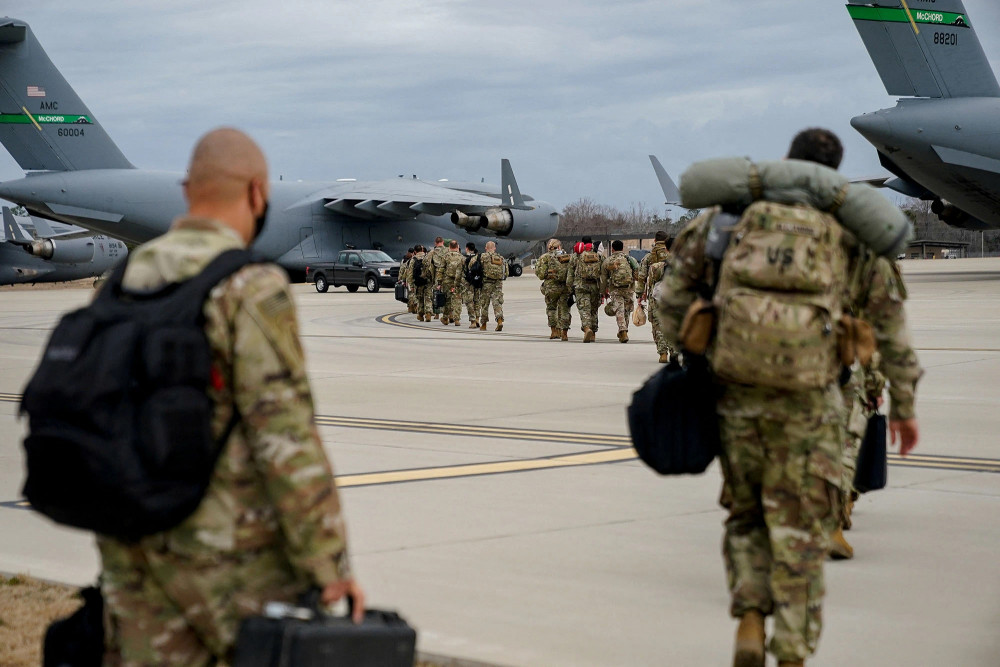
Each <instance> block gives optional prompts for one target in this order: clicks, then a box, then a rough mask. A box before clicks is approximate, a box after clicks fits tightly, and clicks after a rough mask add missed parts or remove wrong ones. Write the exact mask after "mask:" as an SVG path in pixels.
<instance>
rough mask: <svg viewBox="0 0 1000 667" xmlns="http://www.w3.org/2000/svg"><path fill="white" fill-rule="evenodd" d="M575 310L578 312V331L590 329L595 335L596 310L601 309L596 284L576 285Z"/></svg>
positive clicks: (599, 293) (598, 290) (599, 294)
mask: <svg viewBox="0 0 1000 667" xmlns="http://www.w3.org/2000/svg"><path fill="white" fill-rule="evenodd" d="M573 293H574V294H576V309H577V310H579V311H580V330H581V331H582V330H584V329H587V328H590V329H591V331H593V332H594V333H597V309H598V308H600V307H601V289H600V287H599V286H598V285H597V283H596V282H593V283H576V285H574V287H573Z"/></svg>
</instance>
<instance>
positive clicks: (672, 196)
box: [649, 155, 681, 206]
mask: <svg viewBox="0 0 1000 667" xmlns="http://www.w3.org/2000/svg"><path fill="white" fill-rule="evenodd" d="M649 161H650V162H652V163H653V171H655V172H656V180H658V181H659V182H660V189H661V190H663V196H664V197H666V199H667V200H666V201H665V202H664V203H665V204H674V205H677V206H680V203H681V193H680V191H679V190H678V189H677V186H676V185H675V184H674V181H673V179H672V178H670V174H668V173H667V170H666V169H664V168H663V165H662V164H660V161H659V160H658V159H656V156H655V155H650V156H649Z"/></svg>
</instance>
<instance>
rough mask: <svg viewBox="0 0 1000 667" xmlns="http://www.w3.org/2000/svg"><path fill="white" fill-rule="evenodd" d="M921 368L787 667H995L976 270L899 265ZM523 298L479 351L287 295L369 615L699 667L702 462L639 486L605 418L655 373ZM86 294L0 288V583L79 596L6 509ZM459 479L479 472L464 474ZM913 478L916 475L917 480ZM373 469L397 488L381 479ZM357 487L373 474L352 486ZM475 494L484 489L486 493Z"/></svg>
mask: <svg viewBox="0 0 1000 667" xmlns="http://www.w3.org/2000/svg"><path fill="white" fill-rule="evenodd" d="M903 266H904V271H905V273H906V275H907V278H908V286H909V290H910V301H909V306H908V310H909V315H910V320H911V326H912V330H913V333H914V338H915V342H916V346H917V348H918V350H919V353H920V359H921V362H922V364H923V366H924V367H925V368H926V369H927V372H926V375H925V377H924V379H923V381H922V383H921V385H920V390H919V401H918V413H919V417H920V426H921V433H922V440H921V443H920V445H919V447H918V449H917V450H916V452H915V454H917V455H921V456H923V457H924V458H922V459H919V460H917V459H914V460H915V462H916V463H917V464H918V465H916V466H915V465H901V464H900V462H899V461H898V460H894V461H893V465H892V466H891V467H890V472H889V478H890V482H889V483H890V487H889V488H888V489H887V490H885V491H882V492H877V493H873V494H870V495H867V496H864V497H862V498H861V500H860V501H859V503H858V506H857V510H856V515H855V528H854V529H853V530H852V531H850V532H849V533H848V538H849V539H850V541H851V543H852V544H853V545H854V547H855V550H856V557H855V558H854V560H852V561H847V562H839V563H829V564H828V565H827V568H826V573H827V590H828V593H827V597H826V604H825V607H824V618H825V627H824V632H823V637H822V640H821V645H820V649H819V652H818V654H817V656H816V658H815V659H814V660H812V661H810V662H809V664H810V665H815V666H822V665H829V666H832V665H846V664H858V665H880V664H886V665H902V664H906V665H928V666H930V665H941V664H953V665H996V664H997V660H998V658H997V656H998V655H1000V633H998V632H997V628H998V627H1000V571H998V568H997V553H998V551H1000V474H997V471H998V470H1000V461H998V459H1000V437H998V434H1000V390H998V389H997V382H996V378H997V377H1000V260H997V259H992V260H990V259H987V260H937V261H916V260H913V261H906V262H904V263H903ZM538 284H539V283H538V281H537V280H536V279H535V278H534V276H532V275H531V274H530V273H526V274H525V275H524V276H523V277H521V278H517V279H511V280H509V281H508V282H507V283H506V286H505V303H504V311H505V314H506V319H505V322H504V330H503V332H501V333H495V332H493V331H492V329H493V324H492V323H491V325H490V331H489V332H479V331H470V330H469V329H467V328H466V327H467V325H468V322H467V320H466V319H465V316H464V315H463V324H462V326H460V327H455V326H447V327H445V326H443V325H441V324H440V323H439V322H437V321H435V322H431V323H423V324H421V323H417V322H416V321H415V316H413V315H400V316H396V317H392V315H393V314H396V313H400V312H401V310H403V309H401V308H400V304H398V303H397V302H395V301H394V300H393V298H392V294H391V290H386V291H383V292H381V293H378V294H364V293H358V294H349V293H347V292H346V291H345V290H344V289H343V288H340V289H335V290H332V291H331V292H330V293H327V294H318V293H316V292H315V291H314V290H313V289H312V287H311V286H310V285H299V286H296V287H295V288H294V291H295V295H296V301H297V303H298V307H299V318H300V322H301V328H302V334H303V339H304V343H305V349H306V353H307V357H308V367H309V374H310V378H311V380H312V385H313V390H314V392H315V396H316V404H317V413H318V415H320V418H319V422H320V424H321V433H322V437H323V440H324V443H325V445H326V447H327V450H328V451H329V453H330V455H331V457H332V459H333V461H334V465H335V467H336V469H337V472H338V475H340V480H341V486H342V496H343V500H344V505H345V509H346V513H347V520H348V526H349V530H350V537H351V548H352V551H353V559H354V562H355V568H356V570H357V574H358V576H359V579H360V581H361V582H362V584H363V585H364V586H365V587H366V589H367V591H368V593H369V596H370V602H371V604H372V605H373V606H379V607H385V608H396V609H399V610H400V611H401V612H402V613H403V615H404V616H405V617H406V618H407V619H408V620H409V621H410V622H411V623H412V624H413V625H415V626H416V627H417V628H418V629H419V633H420V634H419V648H420V649H421V650H423V651H425V652H429V653H433V654H440V655H446V656H454V657H458V658H465V659H469V660H477V661H482V662H486V663H491V664H499V665H574V666H576V665H661V664H674V665H692V666H700V665H724V664H728V663H729V661H730V660H731V650H732V638H733V634H734V632H735V623H734V622H733V621H732V620H730V619H729V618H728V616H727V606H728V599H727V594H726V588H725V583H724V574H723V567H722V558H721V555H720V543H721V535H722V521H723V518H724V515H723V512H722V511H721V510H720V509H719V507H718V505H717V504H716V498H717V496H718V492H719V486H720V477H719V471H718V468H717V466H714V465H713V467H712V468H710V469H709V471H708V472H707V473H706V474H704V475H701V476H699V477H687V478H677V479H665V478H658V477H657V476H656V475H654V474H653V473H652V472H651V471H649V470H648V469H646V468H645V467H644V466H643V465H642V464H641V463H638V462H637V461H636V460H634V459H632V458H631V457H630V453H629V450H628V449H627V447H626V445H627V440H626V438H625V436H626V435H627V429H626V424H625V406H626V405H627V403H628V402H629V399H630V396H631V393H632V391H634V390H635V389H636V388H637V387H638V386H639V385H640V384H641V383H642V382H643V380H644V379H645V378H646V377H647V376H649V375H650V374H651V373H653V372H655V371H656V370H657V369H658V364H657V363H656V354H655V349H654V347H653V345H652V343H651V341H650V330H649V326H648V325H647V326H645V327H641V328H633V329H632V331H631V338H632V340H631V342H629V343H628V344H627V345H621V344H619V343H618V342H617V340H616V339H615V337H614V334H615V326H614V322H613V320H612V319H611V318H608V317H606V316H604V315H603V313H602V314H601V315H600V318H601V324H600V331H599V333H598V343H597V344H595V345H581V344H580V341H581V333H580V331H579V328H578V324H579V319H578V317H576V314H575V313H574V328H573V330H572V331H571V340H570V342H567V343H563V342H558V341H549V340H548V327H547V325H546V322H545V315H544V312H543V303H542V298H541V295H540V294H539V292H538ZM89 295H90V292H89V290H81V289H66V290H44V291H5V290H2V289H0V392H3V393H2V394H0V399H2V400H0V424H2V428H0V502H5V503H6V504H4V505H0V535H2V536H3V538H2V540H0V571H3V572H8V573H14V572H26V573H30V574H32V575H35V576H38V577H42V578H48V579H54V580H58V581H64V582H69V583H74V584H86V583H88V582H91V581H93V579H94V577H95V576H96V574H97V570H98V563H97V559H96V555H95V552H94V548H93V544H92V542H93V541H92V539H91V538H90V536H88V535H87V534H84V533H80V532H77V531H72V530H67V529H63V528H59V527H56V526H54V525H53V524H51V523H50V522H49V521H47V520H46V519H44V518H42V517H40V516H37V515H35V514H34V513H33V512H31V511H30V510H28V509H25V508H24V507H21V506H19V505H18V503H17V501H19V499H20V494H19V492H20V486H21V483H22V476H23V457H22V454H21V449H20V438H21V435H22V432H23V426H22V424H21V423H20V422H19V421H18V420H17V419H16V412H17V404H16V396H17V395H18V394H19V393H20V392H21V390H22V388H23V386H24V384H25V382H26V380H27V378H28V377H29V375H30V373H31V370H32V368H33V367H34V365H35V363H36V360H37V358H38V356H39V354H40V352H41V349H42V346H43V344H44V341H45V340H46V338H47V336H48V333H49V331H50V330H51V328H52V326H53V325H54V323H55V322H56V320H57V318H58V317H59V315H60V314H61V313H63V312H65V311H67V310H69V309H71V308H74V307H76V306H79V305H81V304H82V303H84V302H85V301H86V300H87V299H88V298H89ZM476 464H482V465H476ZM918 466H919V467H918ZM394 471H404V472H402V473H395V472H394ZM369 473H386V474H379V475H371V474H369ZM487 473H491V474H487Z"/></svg>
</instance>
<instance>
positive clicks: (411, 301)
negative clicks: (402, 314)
mask: <svg viewBox="0 0 1000 667" xmlns="http://www.w3.org/2000/svg"><path fill="white" fill-rule="evenodd" d="M412 261H413V248H410V249H408V250H407V251H406V255H404V256H403V261H402V262H400V263H399V280H400V282H402V283H403V284H404V285H406V287H407V292H406V310H407V312H410V313H415V312H417V295H416V292H415V290H414V289H413V288H414V285H413V283H412V282H410V280H409V269H410V264H411V263H412Z"/></svg>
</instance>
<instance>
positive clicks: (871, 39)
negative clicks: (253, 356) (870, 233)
mask: <svg viewBox="0 0 1000 667" xmlns="http://www.w3.org/2000/svg"><path fill="white" fill-rule="evenodd" d="M984 1H985V0H984ZM847 11H848V12H849V14H850V16H851V18H852V19H853V20H854V25H855V26H856V27H857V29H858V33H860V35H861V39H862V40H863V41H864V43H865V47H866V48H867V49H868V54H869V55H870V56H871V58H872V61H873V62H874V63H875V68H876V69H877V70H878V73H879V76H880V77H881V78H882V83H883V84H885V89H886V92H888V93H889V94H890V95H900V96H903V97H904V99H900V100H899V101H898V103H897V104H896V106H895V107H893V108H891V109H882V110H881V111H875V112H873V113H866V114H864V115H861V116H857V117H855V118H853V119H851V125H853V126H854V128H855V129H856V130H857V131H858V132H860V133H861V134H862V136H864V137H865V139H867V140H868V141H870V142H871V143H872V145H874V146H875V148H876V149H877V150H878V156H879V161H880V162H881V163H882V166H883V167H885V169H886V170H888V171H889V172H891V173H892V174H893V177H886V178H880V179H870V180H868V182H869V183H872V184H873V185H882V186H884V187H887V188H890V189H892V190H895V191H897V192H901V193H902V194H904V195H907V196H910V197H917V198H920V199H923V200H926V201H930V202H932V204H931V210H932V211H934V213H936V214H937V215H938V217H939V218H941V220H943V221H944V222H946V223H948V224H950V225H953V226H955V227H962V228H965V229H997V228H1000V133H998V131H997V127H998V124H1000V86H998V85H997V79H996V76H995V75H994V73H993V70H992V68H991V67H990V63H989V61H988V60H987V58H986V55H985V54H984V53H983V48H982V46H981V45H980V43H979V38H978V37H976V31H975V29H974V28H973V24H972V22H971V21H970V20H969V15H968V14H967V13H966V11H965V6H964V5H963V4H962V0H909V2H906V1H904V0H878V1H877V2H871V1H865V0H850V4H848V5H847Z"/></svg>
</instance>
